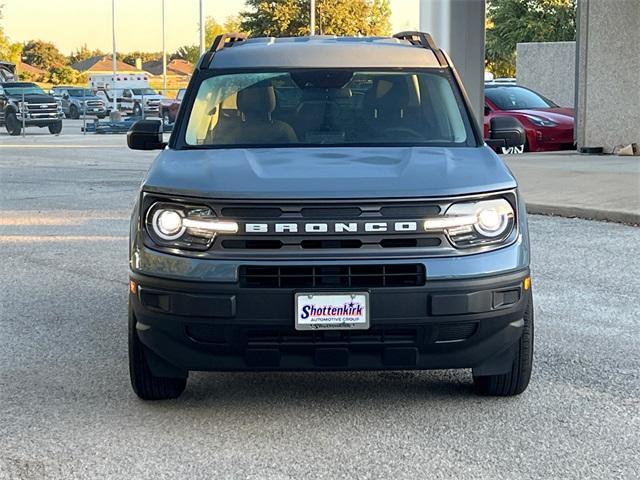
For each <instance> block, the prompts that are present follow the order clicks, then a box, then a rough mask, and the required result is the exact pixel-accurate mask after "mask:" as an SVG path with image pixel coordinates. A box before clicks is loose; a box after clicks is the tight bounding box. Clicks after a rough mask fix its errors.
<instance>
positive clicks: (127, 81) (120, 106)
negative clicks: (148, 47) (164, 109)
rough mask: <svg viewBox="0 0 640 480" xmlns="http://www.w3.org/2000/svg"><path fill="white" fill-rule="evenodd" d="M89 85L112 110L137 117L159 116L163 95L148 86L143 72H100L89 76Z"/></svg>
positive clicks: (147, 79) (147, 80)
mask: <svg viewBox="0 0 640 480" xmlns="http://www.w3.org/2000/svg"><path fill="white" fill-rule="evenodd" d="M89 87H90V88H91V89H93V90H94V91H95V92H96V95H98V96H99V97H101V98H102V99H103V100H104V101H105V102H106V103H107V105H109V109H110V110H113V106H114V98H115V104H116V106H117V110H118V111H120V112H122V113H125V114H129V115H134V116H137V117H141V116H143V112H144V115H145V116H159V115H160V104H161V103H162V101H163V100H165V97H164V96H163V95H160V94H159V93H158V92H156V91H155V90H153V89H152V88H150V87H149V78H148V77H147V75H144V74H117V75H115V76H114V75H111V74H102V75H91V76H90V77H89Z"/></svg>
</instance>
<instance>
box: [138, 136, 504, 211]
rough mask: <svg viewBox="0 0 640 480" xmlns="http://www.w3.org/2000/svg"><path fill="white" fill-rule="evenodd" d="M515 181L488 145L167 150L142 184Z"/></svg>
mask: <svg viewBox="0 0 640 480" xmlns="http://www.w3.org/2000/svg"><path fill="white" fill-rule="evenodd" d="M515 186H516V182H515V180H514V178H513V176H512V175H511V173H510V171H509V170H508V168H507V167H506V166H505V164H504V163H503V162H502V160H501V159H500V158H499V157H498V156H497V155H496V154H495V153H494V152H493V151H492V150H491V149H489V148H488V147H480V148H434V147H407V148H398V147H394V148H390V147H377V148H355V147H337V148H336V147H333V148H266V149H224V150H222V149H211V150H179V151H176V150H170V149H166V150H164V151H163V152H162V153H161V154H160V155H159V156H158V157H157V158H156V160H155V161H154V163H153V164H152V166H151V168H150V170H149V172H148V174H147V178H146V179H145V181H144V183H143V188H144V189H145V190H146V191H156V192H163V193H173V194H178V195H188V196H194V197H205V198H241V199H260V198H273V199H294V198H295V199H314V198H315V199H323V198H335V199H347V198H381V197H385V198H404V197H444V196H453V195H463V194H472V193H481V192H489V191H495V190H503V189H509V188H514V187H515Z"/></svg>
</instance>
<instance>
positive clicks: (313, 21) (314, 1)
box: [309, 0, 316, 35]
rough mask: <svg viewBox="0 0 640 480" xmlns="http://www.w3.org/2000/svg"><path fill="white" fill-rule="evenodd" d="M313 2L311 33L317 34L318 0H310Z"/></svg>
mask: <svg viewBox="0 0 640 480" xmlns="http://www.w3.org/2000/svg"><path fill="white" fill-rule="evenodd" d="M309 3H310V4H311V11H310V12H309V13H310V17H311V22H310V23H311V25H310V28H309V30H310V34H311V35H315V34H316V0H311V1H310V2H309Z"/></svg>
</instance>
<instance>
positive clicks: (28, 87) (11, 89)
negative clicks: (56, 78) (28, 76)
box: [2, 83, 46, 95]
mask: <svg viewBox="0 0 640 480" xmlns="http://www.w3.org/2000/svg"><path fill="white" fill-rule="evenodd" d="M2 88H4V91H5V92H7V93H8V94H9V95H22V94H23V93H24V94H25V95H46V94H45V93H44V90H42V89H41V88H40V87H39V86H38V85H36V84H35V83H17V84H6V83H5V84H4V85H3V87H2Z"/></svg>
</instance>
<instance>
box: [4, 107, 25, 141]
mask: <svg viewBox="0 0 640 480" xmlns="http://www.w3.org/2000/svg"><path fill="white" fill-rule="evenodd" d="M5 126H6V127H7V132H9V135H13V136H14V137H15V136H18V135H20V133H22V125H21V124H20V121H19V120H18V117H17V116H16V114H15V113H14V112H9V113H7V114H6V119H5Z"/></svg>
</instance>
